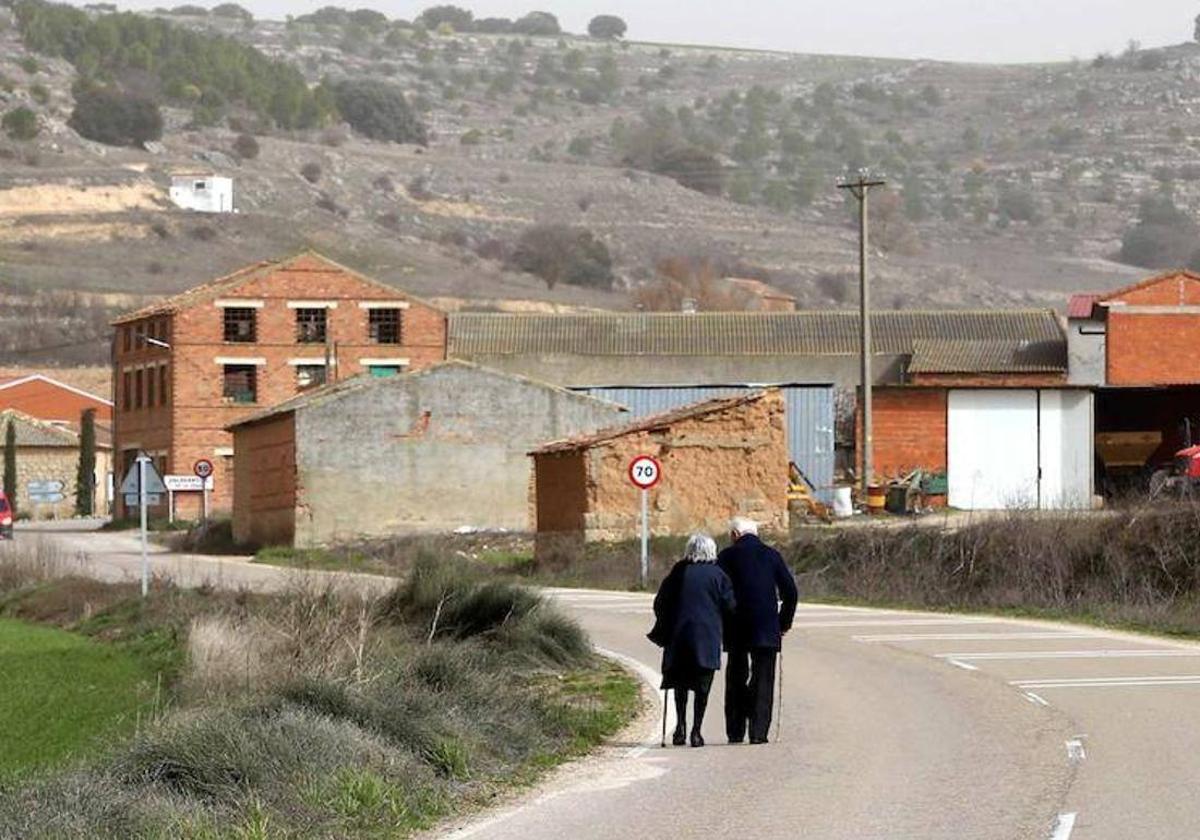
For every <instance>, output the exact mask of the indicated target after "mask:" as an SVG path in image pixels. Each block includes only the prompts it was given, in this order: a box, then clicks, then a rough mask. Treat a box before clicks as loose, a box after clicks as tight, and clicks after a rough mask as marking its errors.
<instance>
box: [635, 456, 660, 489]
mask: <svg viewBox="0 0 1200 840" xmlns="http://www.w3.org/2000/svg"><path fill="white" fill-rule="evenodd" d="M629 480H630V481H632V482H633V483H634V485H635V486H637V487H640V488H641V489H643V490H649V489H650V488H651V487H653V486H654V485H656V484H658V482H660V481H662V464H660V463H659V462H658V459H657V458H655V457H653V456H651V455H639V456H637V457H636V458H634V459H633V460H632V461H630V462H629Z"/></svg>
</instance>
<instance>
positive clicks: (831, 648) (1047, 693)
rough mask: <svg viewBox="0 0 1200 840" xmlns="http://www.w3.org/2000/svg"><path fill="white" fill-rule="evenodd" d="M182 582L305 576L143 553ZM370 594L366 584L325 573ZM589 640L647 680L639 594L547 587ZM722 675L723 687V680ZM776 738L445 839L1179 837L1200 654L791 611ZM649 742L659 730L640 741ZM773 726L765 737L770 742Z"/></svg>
mask: <svg viewBox="0 0 1200 840" xmlns="http://www.w3.org/2000/svg"><path fill="white" fill-rule="evenodd" d="M43 538H45V539H50V540H52V541H53V542H54V544H55V545H58V546H60V547H61V548H63V549H64V552H65V553H66V554H69V555H70V556H71V558H72V559H71V560H70V563H72V564H74V565H77V568H78V569H79V570H80V571H86V572H87V573H88V574H94V575H96V576H98V577H103V578H105V579H120V578H123V577H124V578H129V579H135V578H136V575H137V570H138V568H139V564H140V558H139V555H138V552H137V544H136V540H135V539H134V538H133V537H132V536H131V535H128V534H96V533H83V532H69V531H68V532H60V533H54V534H51V535H44V536H43ZM152 564H153V566H154V567H155V570H156V571H158V572H160V573H163V574H169V575H170V576H172V577H173V578H174V579H175V580H176V581H177V582H180V583H183V584H187V585H198V584H200V583H203V582H210V583H215V584H218V585H223V586H229V587H238V586H246V587H248V588H253V589H279V588H282V587H285V586H288V585H292V584H293V582H294V581H295V580H296V579H297V573H295V572H288V571H285V570H279V569H272V568H270V567H260V566H253V565H250V564H248V563H245V562H244V561H239V560H216V559H213V558H207V557H194V556H193V557H188V556H178V555H169V554H167V553H165V552H161V551H160V552H156V554H155V556H154V557H153V558H152ZM322 579H328V580H335V581H339V583H338V585H343V586H349V587H352V588H358V589H365V590H369V591H379V590H381V589H383V588H385V587H386V586H387V585H389V582H388V581H386V580H384V579H380V578H375V577H372V576H368V575H359V576H349V577H346V576H333V577H329V576H322ZM552 594H553V596H554V597H555V598H556V599H557V600H558V601H559V602H560V603H561V604H562V605H563V606H564V607H565V608H566V609H567V610H569V611H570V612H571V613H572V614H574V615H576V616H577V617H578V618H579V619H580V620H581V621H582V622H583V624H584V625H585V626H586V627H587V629H588V631H589V632H590V633H591V634H592V637H593V639H594V640H595V641H596V643H597V644H598V645H599V646H601V647H602V648H604V649H606V650H608V651H611V652H612V653H613V654H614V655H616V656H618V657H621V658H623V659H624V660H625V661H627V662H628V663H630V664H631V665H632V666H633V667H635V668H636V669H637V670H639V672H641V673H642V674H643V675H644V676H645V677H646V678H647V679H648V680H653V679H655V678H656V674H655V668H656V665H657V657H658V651H657V649H655V648H653V647H652V646H651V645H650V644H649V642H647V641H646V640H645V638H644V636H643V634H644V633H645V632H646V630H647V628H648V626H649V623H650V621H649V619H650V603H649V598H648V597H646V596H644V595H636V594H628V593H603V592H585V591H573V590H555V591H554V592H553V593H552ZM718 683H719V680H718ZM784 695H785V696H784V702H783V706H782V714H783V720H782V732H781V737H779V738H777V739H775V740H774V741H773V742H772V743H771V744H769V745H766V746H762V747H751V746H748V745H746V746H728V745H725V744H723V743H722V742H723V740H724V739H723V738H722V737H721V734H722V722H721V716H720V704H721V696H720V691H719V686H718V689H717V690H716V692H715V696H714V698H713V707H712V710H711V712H710V715H709V718H708V720H707V722H706V724H705V735H706V737H707V739H708V741H709V744H710V746H708V747H706V748H704V749H701V750H694V749H690V748H686V747H684V748H667V749H665V750H664V749H660V748H659V747H658V745H657V744H658V718H657V715H648V716H647V717H646V719H645V720H643V721H642V722H641V725H640V729H639V730H638V734H637V737H635V738H633V739H631V740H630V741H628V742H627V743H623V744H618V745H615V746H613V747H611V748H609V749H607V750H606V751H604V752H603V753H602V754H601V755H599V756H598V757H596V758H594V759H590V760H588V761H585V762H582V763H581V764H579V765H577V766H574V767H571V768H568V769H565V770H564V771H563V772H560V773H559V774H557V775H556V776H555V777H554V778H553V779H552V780H551V782H550V783H549V784H548V785H547V786H545V787H544V788H542V789H540V790H539V791H537V792H536V793H533V794H530V795H529V796H527V797H525V798H524V799H523V800H521V801H518V802H515V803H513V804H512V805H510V806H508V807H507V808H505V809H503V810H501V811H500V812H497V813H492V814H489V815H487V816H484V817H482V818H480V819H478V820H475V821H472V822H471V823H469V824H466V825H463V826H458V827H455V828H454V829H452V830H451V831H450V832H448V833H449V835H450V836H452V837H456V838H466V837H481V838H488V839H489V840H508V839H509V838H511V839H512V840H518V838H520V840H539V838H546V840H550V838H555V839H556V840H557V838H563V837H570V838H572V840H585V839H586V838H627V837H628V838H632V837H638V838H641V837H650V838H657V837H664V838H672V840H680V838H693V837H695V838H722V837H737V836H743V835H745V836H757V837H767V838H774V837H789V838H790V837H804V838H815V840H843V838H844V840H851V839H852V838H853V840H867V839H868V838H871V839H872V840H873V839H874V838H879V840H883V839H884V838H887V840H897V839H898V838H912V840H940V838H945V839H946V840H950V838H954V839H955V840H962V839H963V838H980V840H983V839H984V838H987V840H992V838H995V840H1026V838H1029V840H1048V839H1049V838H1053V840H1066V838H1071V840H1135V839H1136V838H1156V840H1174V839H1175V838H1178V840H1190V839H1191V838H1196V837H1200V799H1198V798H1197V797H1195V796H1194V795H1193V790H1192V788H1193V786H1194V780H1195V779H1197V778H1200V702H1198V701H1200V647H1197V646H1192V645H1185V644H1178V643H1174V642H1170V641H1164V640H1156V639H1149V638H1145V637H1138V636H1130V635H1127V634H1119V633H1108V632H1104V631H1099V630H1094V629H1090V628H1077V627H1071V626H1066V625H1057V624H1044V623H1039V622H1030V621H1009V620H999V619H992V618H976V617H969V616H944V615H933V614H923V613H908V612H897V611H887V610H866V609H856V608H849V607H833V606H821V605H802V606H801V608H800V611H799V613H798V616H797V621H796V629H795V631H794V632H793V633H791V634H790V635H789V636H788V638H787V643H786V647H785V654H784ZM651 730H652V731H651ZM773 734H774V733H773Z"/></svg>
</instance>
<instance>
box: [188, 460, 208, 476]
mask: <svg viewBox="0 0 1200 840" xmlns="http://www.w3.org/2000/svg"><path fill="white" fill-rule="evenodd" d="M192 472H194V473H195V474H196V475H197V476H199V477H200V478H208V477H209V476H211V475H212V474H213V462H212V461H210V460H208V459H207V458H201V459H200V460H199V461H197V462H196V463H195V464H194V465H193V466H192Z"/></svg>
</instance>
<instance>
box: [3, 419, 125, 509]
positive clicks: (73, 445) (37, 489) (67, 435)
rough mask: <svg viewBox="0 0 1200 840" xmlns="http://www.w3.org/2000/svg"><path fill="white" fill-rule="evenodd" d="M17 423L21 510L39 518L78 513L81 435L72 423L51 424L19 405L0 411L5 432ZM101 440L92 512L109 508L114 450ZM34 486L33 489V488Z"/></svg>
mask: <svg viewBox="0 0 1200 840" xmlns="http://www.w3.org/2000/svg"><path fill="white" fill-rule="evenodd" d="M9 423H11V424H12V425H13V430H14V433H15V434H16V441H17V498H16V500H15V501H16V506H17V511H18V512H19V513H20V514H22V515H24V514H28V515H29V516H30V517H31V518H33V519H62V518H66V517H71V516H74V515H75V494H76V481H77V476H78V469H79V435H78V433H77V432H75V431H74V430H73V429H71V428H68V427H67V426H66V425H63V424H58V423H48V422H46V421H45V420H40V419H38V418H36V417H31V416H29V415H28V414H24V413H22V412H20V411H16V410H14V409H11V408H10V409H5V410H3V411H0V436H3V435H4V434H5V433H6V431H7V429H8V424H9ZM97 438H98V439H97V441H96V472H95V489H94V491H93V494H92V498H93V501H94V507H93V510H92V513H94V514H104V513H107V512H108V506H109V502H110V501H111V500H110V498H109V486H110V485H109V472H110V470H111V461H112V450H111V448H110V447H109V445H108V444H107V443H106V442H104V441H102V440H100V439H99V435H97ZM31 491H32V492H31Z"/></svg>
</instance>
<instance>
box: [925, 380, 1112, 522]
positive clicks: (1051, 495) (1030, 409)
mask: <svg viewBox="0 0 1200 840" xmlns="http://www.w3.org/2000/svg"><path fill="white" fill-rule="evenodd" d="M1092 406H1093V397H1092V394H1091V393H1090V392H1087V391H1066V390H1057V389H1056V390H1043V391H1040V392H1039V391H1032V390H1030V391H1021V390H990V391H989V390H978V391H967V390H963V391H951V392H950V416H949V418H948V420H949V429H948V436H949V439H948V452H947V457H948V462H947V468H948V469H947V473H948V479H949V484H950V498H949V503H950V505H951V507H956V508H961V509H963V510H1012V509H1035V508H1039V507H1040V508H1042V509H1044V510H1061V509H1063V508H1087V507H1089V506H1090V505H1091V500H1092V477H1093V476H1092V471H1093V459H1092V427H1093V417H1092V411H1093V408H1092Z"/></svg>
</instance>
